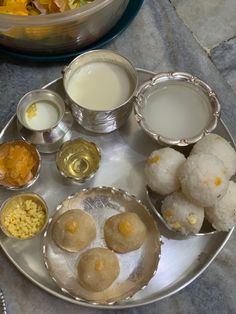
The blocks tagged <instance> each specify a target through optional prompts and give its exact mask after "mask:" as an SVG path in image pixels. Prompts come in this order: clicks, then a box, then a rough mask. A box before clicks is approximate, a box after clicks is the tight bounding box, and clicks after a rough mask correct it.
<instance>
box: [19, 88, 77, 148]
mask: <svg viewBox="0 0 236 314" xmlns="http://www.w3.org/2000/svg"><path fill="white" fill-rule="evenodd" d="M42 100H43V101H50V102H52V103H53V104H54V105H55V106H56V107H57V110H58V113H59V115H58V116H59V117H58V121H57V123H56V124H55V125H54V126H52V127H51V128H49V129H45V130H35V129H31V128H30V127H29V126H28V125H27V124H26V122H25V114H26V110H27V108H28V106H29V105H32V104H33V103H35V102H37V101H42ZM16 115H17V128H18V130H19V133H20V135H21V137H22V138H23V139H24V140H26V141H29V142H30V143H32V144H34V145H36V147H37V148H38V150H39V151H40V152H41V153H54V152H56V151H57V150H58V149H59V147H60V146H61V144H62V143H63V142H65V141H67V140H69V139H70V137H71V133H70V128H71V126H72V124H73V118H72V115H71V112H70V111H69V110H66V107H65V103H64V100H63V99H62V98H61V96H60V95H59V94H58V93H56V92H54V91H51V90H49V89H36V90H33V91H30V92H28V93H27V94H25V95H24V96H23V97H22V98H21V99H20V101H19V103H18V105H17V109H16Z"/></svg>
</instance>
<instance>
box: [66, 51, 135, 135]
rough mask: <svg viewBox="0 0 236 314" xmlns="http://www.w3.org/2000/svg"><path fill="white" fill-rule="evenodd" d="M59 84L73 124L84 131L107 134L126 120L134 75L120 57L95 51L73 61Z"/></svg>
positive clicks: (129, 111)
mask: <svg viewBox="0 0 236 314" xmlns="http://www.w3.org/2000/svg"><path fill="white" fill-rule="evenodd" d="M63 82H64V87H65V91H66V94H67V98H68V99H67V100H68V102H69V103H70V105H71V110H72V114H73V116H74V118H75V120H76V121H77V122H78V123H79V124H80V125H81V126H82V127H84V128H85V129H86V130H89V131H93V132H97V133H109V132H112V131H114V130H116V129H118V128H119V127H120V126H121V125H122V124H123V123H124V122H125V121H126V120H127V118H128V117H129V115H130V113H131V110H132V103H133V97H134V94H135V91H136V87H137V83H138V75H137V72H136V70H135V68H134V67H133V66H132V64H131V63H130V62H129V61H128V60H127V59H126V58H124V57H122V56H121V55H119V54H117V53H115V52H113V51H110V50H95V51H90V52H87V53H85V54H82V55H80V56H79V57H77V58H76V59H74V60H73V61H72V62H71V63H70V64H69V66H67V67H66V68H65V70H64V77H63Z"/></svg>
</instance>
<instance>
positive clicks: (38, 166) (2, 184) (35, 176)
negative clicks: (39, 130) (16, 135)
mask: <svg viewBox="0 0 236 314" xmlns="http://www.w3.org/2000/svg"><path fill="white" fill-rule="evenodd" d="M9 144H17V145H20V146H24V147H26V148H27V150H30V151H31V153H32V154H33V155H34V156H35V158H36V161H37V163H36V165H35V166H34V167H33V169H32V175H33V176H32V178H31V179H30V180H29V181H27V182H26V183H25V184H23V185H20V186H16V185H12V184H11V185H10V184H8V183H6V182H4V180H0V187H4V188H5V189H7V190H12V191H19V190H24V189H27V188H28V187H30V186H31V185H33V184H34V183H35V181H36V180H37V179H38V177H39V174H40V169H41V156H40V154H39V152H38V150H37V149H36V147H35V146H34V145H32V144H31V143H28V142H27V141H24V140H14V141H10V142H4V143H2V144H0V150H1V149H2V148H3V147H4V146H5V145H9Z"/></svg>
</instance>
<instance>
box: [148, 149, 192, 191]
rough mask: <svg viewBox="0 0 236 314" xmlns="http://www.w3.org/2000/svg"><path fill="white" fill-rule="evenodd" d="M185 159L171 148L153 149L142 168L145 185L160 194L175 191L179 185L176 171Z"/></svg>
mask: <svg viewBox="0 0 236 314" xmlns="http://www.w3.org/2000/svg"><path fill="white" fill-rule="evenodd" d="M185 160H186V158H185V156H184V155H183V154H182V153H180V152H178V151H177V150H174V149H173V148H170V147H166V148H161V149H158V150H155V151H154V152H152V153H151V155H150V156H149V157H148V159H147V162H146V165H145V169H144V171H145V177H146V182H147V185H148V186H149V187H150V188H151V189H152V190H153V191H154V192H156V193H158V194H161V195H167V194H170V193H172V192H175V191H177V190H178V189H179V187H180V182H179V178H178V171H179V168H180V166H181V165H182V164H183V163H184V161H185Z"/></svg>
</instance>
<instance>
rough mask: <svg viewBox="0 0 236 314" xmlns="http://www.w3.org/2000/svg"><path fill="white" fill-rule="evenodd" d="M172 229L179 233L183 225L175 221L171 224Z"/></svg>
mask: <svg viewBox="0 0 236 314" xmlns="http://www.w3.org/2000/svg"><path fill="white" fill-rule="evenodd" d="M170 227H171V228H172V229H175V230H177V231H178V230H180V229H181V224H180V223H179V222H178V221H174V222H173V223H172V224H170Z"/></svg>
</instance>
